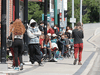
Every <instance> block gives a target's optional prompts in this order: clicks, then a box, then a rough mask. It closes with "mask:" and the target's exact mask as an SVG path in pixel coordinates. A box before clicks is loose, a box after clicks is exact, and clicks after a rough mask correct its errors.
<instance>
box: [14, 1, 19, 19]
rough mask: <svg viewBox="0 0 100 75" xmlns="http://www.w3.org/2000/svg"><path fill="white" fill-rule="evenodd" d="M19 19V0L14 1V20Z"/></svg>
mask: <svg viewBox="0 0 100 75" xmlns="http://www.w3.org/2000/svg"><path fill="white" fill-rule="evenodd" d="M16 19H19V0H15V20H16Z"/></svg>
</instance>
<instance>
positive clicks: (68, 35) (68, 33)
mask: <svg viewBox="0 0 100 75" xmlns="http://www.w3.org/2000/svg"><path fill="white" fill-rule="evenodd" d="M65 35H67V37H68V39H70V38H71V34H70V32H68V29H66V32H65Z"/></svg>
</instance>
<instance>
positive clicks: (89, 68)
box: [81, 52, 98, 75]
mask: <svg viewBox="0 0 100 75" xmlns="http://www.w3.org/2000/svg"><path fill="white" fill-rule="evenodd" d="M97 55H98V53H97V52H96V53H95V55H94V56H93V57H92V59H91V61H90V62H89V65H88V66H87V68H86V69H85V70H84V71H83V73H82V74H81V75H87V74H88V73H89V71H90V70H91V68H92V66H93V64H94V61H95V59H96V57H97Z"/></svg>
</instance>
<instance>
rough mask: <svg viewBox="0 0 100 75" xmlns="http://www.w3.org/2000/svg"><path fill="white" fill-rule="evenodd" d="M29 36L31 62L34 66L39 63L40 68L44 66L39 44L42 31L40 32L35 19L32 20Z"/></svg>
mask: <svg viewBox="0 0 100 75" xmlns="http://www.w3.org/2000/svg"><path fill="white" fill-rule="evenodd" d="M27 34H28V36H29V53H30V61H31V63H32V64H34V62H35V61H37V62H38V64H39V66H42V65H43V64H42V63H41V58H42V57H41V52H40V44H39V36H40V35H41V31H40V30H39V28H38V26H37V23H36V21H35V20H33V19H31V20H30V24H29V27H28V29H27Z"/></svg>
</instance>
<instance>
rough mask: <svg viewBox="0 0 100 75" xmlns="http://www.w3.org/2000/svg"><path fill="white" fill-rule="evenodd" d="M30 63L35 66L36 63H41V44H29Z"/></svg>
mask: <svg viewBox="0 0 100 75" xmlns="http://www.w3.org/2000/svg"><path fill="white" fill-rule="evenodd" d="M29 53H30V61H31V63H32V64H34V62H35V61H37V62H38V63H41V58H42V57H41V52H40V45H39V44H29Z"/></svg>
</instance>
